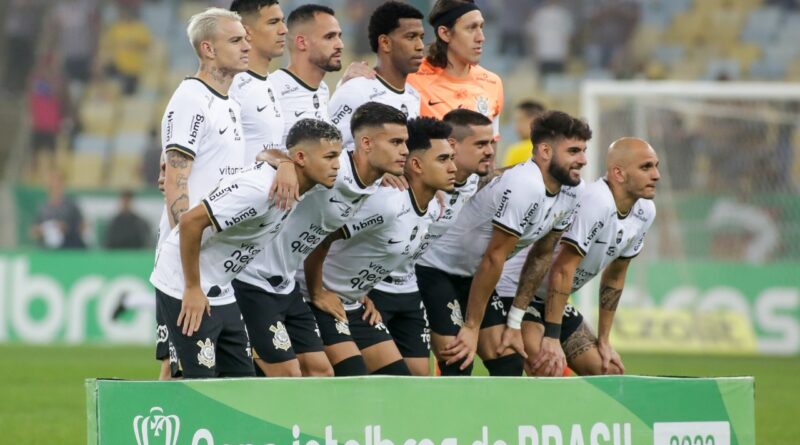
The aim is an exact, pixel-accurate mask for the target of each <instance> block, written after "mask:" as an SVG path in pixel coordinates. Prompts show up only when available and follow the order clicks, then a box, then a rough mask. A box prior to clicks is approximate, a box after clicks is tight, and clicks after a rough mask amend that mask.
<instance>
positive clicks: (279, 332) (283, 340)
mask: <svg viewBox="0 0 800 445" xmlns="http://www.w3.org/2000/svg"><path fill="white" fill-rule="evenodd" d="M269 330H270V332H272V346H275V349H281V350H283V351H288V350H289V348H291V347H292V341H291V340H290V339H289V333H288V332H286V326H284V325H283V323H282V322H280V321H279V322H277V323H275V324H274V325H272V326H270V327H269Z"/></svg>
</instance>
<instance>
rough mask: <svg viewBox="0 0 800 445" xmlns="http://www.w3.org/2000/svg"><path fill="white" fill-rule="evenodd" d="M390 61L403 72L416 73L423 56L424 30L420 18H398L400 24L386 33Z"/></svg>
mask: <svg viewBox="0 0 800 445" xmlns="http://www.w3.org/2000/svg"><path fill="white" fill-rule="evenodd" d="M388 36H389V40H390V42H391V45H392V46H391V51H392V54H391V56H392V62H393V63H394V66H395V67H397V68H398V69H400V71H401V72H402V73H403V74H410V73H416V72H417V71H418V70H419V66H420V65H422V59H423V58H424V57H425V43H423V41H422V39H423V37H425V30H424V29H423V28H422V20H419V19H400V26H399V27H397V29H395V30H394V31H392V32H390V33H389V34H388Z"/></svg>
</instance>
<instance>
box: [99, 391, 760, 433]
mask: <svg viewBox="0 0 800 445" xmlns="http://www.w3.org/2000/svg"><path fill="white" fill-rule="evenodd" d="M87 407H88V427H89V429H88V431H89V442H88V443H89V444H92V445H106V444H114V445H120V444H135V445H162V444H168V445H199V444H202V445H221V444H227V445H234V444H236V445H238V444H259V445H261V444H270V445H339V444H341V445H605V444H614V445H632V444H637V445H645V444H652V445H685V444H688V445H695V444H700V445H745V444H747V445H749V444H753V443H754V442H755V426H754V394H753V379H752V378H750V377H740V378H720V379H706V378H702V379H701V378H687V379H680V378H658V377H635V376H621V377H592V378H553V379H504V378H487V377H474V378H402V377H356V378H336V379H232V380H200V381H182V382H178V381H173V382H126V381H112V380H88V381H87Z"/></svg>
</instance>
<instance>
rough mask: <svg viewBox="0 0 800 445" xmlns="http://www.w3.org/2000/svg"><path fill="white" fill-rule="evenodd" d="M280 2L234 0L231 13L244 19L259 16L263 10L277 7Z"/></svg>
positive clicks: (272, 0) (275, 0)
mask: <svg viewBox="0 0 800 445" xmlns="http://www.w3.org/2000/svg"><path fill="white" fill-rule="evenodd" d="M277 4H278V0H233V3H231V8H230V9H231V11H233V12H238V13H239V15H240V16H242V18H245V17H249V16H251V15H253V14H258V11H260V10H261V8H263V7H265V6H267V7H269V6H272V5H277Z"/></svg>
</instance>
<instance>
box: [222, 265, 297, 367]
mask: <svg viewBox="0 0 800 445" xmlns="http://www.w3.org/2000/svg"><path fill="white" fill-rule="evenodd" d="M233 289H234V294H235V295H236V303H237V305H238V307H239V308H240V310H241V313H242V315H243V316H244V323H245V325H246V326H247V333H248V335H249V337H250V343H251V345H252V347H253V349H254V350H255V351H256V354H255V355H256V356H258V358H259V359H260V360H261V361H263V362H264V363H267V364H280V363H286V362H289V361H292V360H295V359H296V357H295V351H294V349H293V347H292V346H293V344H292V343H293V341H292V339H291V338H290V335H289V331H288V329H287V326H286V323H285V322H284V319H285V318H286V311H287V308H288V306H289V302H290V299H291V298H292V294H289V295H275V294H272V293H270V292H267V291H266V290H264V289H261V288H260V287H258V286H253V285H251V284H248V283H245V282H242V281H238V280H234V281H233ZM262 370H263V367H262ZM273 371H277V369H273ZM264 372H265V373H266V370H265V371H264ZM268 375H269V374H268Z"/></svg>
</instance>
